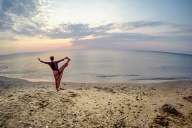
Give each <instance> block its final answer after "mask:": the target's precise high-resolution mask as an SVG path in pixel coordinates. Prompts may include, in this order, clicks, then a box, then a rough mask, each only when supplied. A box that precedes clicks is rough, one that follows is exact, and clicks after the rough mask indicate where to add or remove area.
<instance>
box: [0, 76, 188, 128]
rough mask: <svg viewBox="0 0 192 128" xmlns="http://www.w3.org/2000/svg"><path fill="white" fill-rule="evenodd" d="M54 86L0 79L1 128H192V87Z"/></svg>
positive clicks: (182, 83) (185, 84)
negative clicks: (55, 87)
mask: <svg viewBox="0 0 192 128" xmlns="http://www.w3.org/2000/svg"><path fill="white" fill-rule="evenodd" d="M62 87H63V88H64V89H65V90H62V91H59V92H56V91H55V90H54V86H53V83H49V82H29V81H25V80H20V79H13V78H6V77H0V127H2V128H192V81H189V80H185V81H170V82H162V83H161V82H160V83H142V82H139V83H134V82H130V83H63V84H62Z"/></svg>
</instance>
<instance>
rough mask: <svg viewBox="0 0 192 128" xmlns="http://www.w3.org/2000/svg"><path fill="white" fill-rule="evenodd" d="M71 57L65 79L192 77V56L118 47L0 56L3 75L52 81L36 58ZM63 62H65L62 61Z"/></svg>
mask: <svg viewBox="0 0 192 128" xmlns="http://www.w3.org/2000/svg"><path fill="white" fill-rule="evenodd" d="M50 55H54V56H55V57H56V59H60V58H63V57H65V56H69V57H70V58H71V59H72V61H71V64H70V65H69V67H68V68H67V69H66V71H65V73H64V78H63V81H72V82H126V81H128V80H162V79H163V80H173V79H192V56H190V55H182V54H180V55H179V54H168V53H158V52H139V51H119V50H116V51H115V50H66V51H59V52H49V53H35V54H20V55H7V56H0V75H1V76H8V77H14V78H24V79H28V80H33V81H52V80H53V77H52V72H51V70H50V68H49V67H48V66H47V65H45V64H42V63H39V62H38V61H37V57H40V58H41V59H42V60H45V61H48V59H49V56H50ZM61 64H62V63H61Z"/></svg>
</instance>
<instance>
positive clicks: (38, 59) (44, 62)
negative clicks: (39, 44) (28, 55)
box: [38, 58, 49, 64]
mask: <svg viewBox="0 0 192 128" xmlns="http://www.w3.org/2000/svg"><path fill="white" fill-rule="evenodd" d="M38 60H39V62H41V63H44V64H49V62H45V61H42V60H41V59H40V58H38Z"/></svg>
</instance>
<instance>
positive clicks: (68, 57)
mask: <svg viewBox="0 0 192 128" xmlns="http://www.w3.org/2000/svg"><path fill="white" fill-rule="evenodd" d="M65 59H67V60H68V59H69V57H65V58H63V59H60V60H58V61H56V62H57V63H59V62H62V61H64V60H65Z"/></svg>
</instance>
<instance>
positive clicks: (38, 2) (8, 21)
mask: <svg viewBox="0 0 192 128" xmlns="http://www.w3.org/2000/svg"><path fill="white" fill-rule="evenodd" d="M46 2H47V0H0V31H1V32H3V31H4V32H7V31H9V32H14V33H15V34H19V35H34V33H35V32H36V33H37V32H39V31H40V30H41V29H42V27H43V25H42V23H40V20H39V19H37V18H38V15H40V14H41V11H42V7H43V6H44V5H45V4H46ZM40 24H41V26H40ZM33 31H34V32H33ZM37 34H39V33H37Z"/></svg>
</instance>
